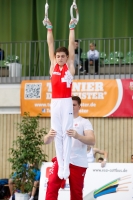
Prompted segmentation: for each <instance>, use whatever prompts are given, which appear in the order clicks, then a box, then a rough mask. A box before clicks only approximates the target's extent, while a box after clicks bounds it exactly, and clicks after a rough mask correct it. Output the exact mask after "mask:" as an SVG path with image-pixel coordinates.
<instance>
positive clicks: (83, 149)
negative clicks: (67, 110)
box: [70, 116, 93, 168]
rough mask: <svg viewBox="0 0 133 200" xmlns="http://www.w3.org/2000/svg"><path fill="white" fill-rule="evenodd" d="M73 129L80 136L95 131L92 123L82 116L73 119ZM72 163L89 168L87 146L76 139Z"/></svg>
mask: <svg viewBox="0 0 133 200" xmlns="http://www.w3.org/2000/svg"><path fill="white" fill-rule="evenodd" d="M73 129H74V130H76V131H77V133H78V134H80V135H84V131H86V130H92V131H93V127H92V124H91V123H90V121H89V120H88V119H85V118H82V117H80V116H79V117H77V118H74V119H73ZM70 163H71V164H73V165H76V166H80V167H85V168H86V167H88V161H87V145H86V144H84V143H82V142H80V141H79V140H77V139H74V138H72V149H71V156H70Z"/></svg>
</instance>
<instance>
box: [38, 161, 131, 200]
mask: <svg viewBox="0 0 133 200" xmlns="http://www.w3.org/2000/svg"><path fill="white" fill-rule="evenodd" d="M52 165H53V163H52V162H47V163H42V166H41V179H40V188H39V198H38V199H39V200H42V199H45V195H46V189H47V183H48V177H49V174H50V173H52ZM132 169H133V164H132V163H107V164H106V166H105V167H104V168H102V167H101V163H89V167H88V168H87V171H86V174H85V179H84V188H83V200H112V199H113V200H132V199H133V170H132ZM79 181H80V179H79ZM77 184H78V182H77ZM58 194H59V195H58V200H70V185H69V179H67V180H66V184H65V187H64V189H60V190H59V193H58ZM75 200H76V199H75Z"/></svg>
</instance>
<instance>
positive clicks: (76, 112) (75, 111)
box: [73, 100, 81, 114]
mask: <svg viewBox="0 0 133 200" xmlns="http://www.w3.org/2000/svg"><path fill="white" fill-rule="evenodd" d="M80 107H81V106H80V105H79V104H78V102H77V101H75V100H73V114H78V112H79V110H80Z"/></svg>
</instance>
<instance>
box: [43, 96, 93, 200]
mask: <svg viewBox="0 0 133 200" xmlns="http://www.w3.org/2000/svg"><path fill="white" fill-rule="evenodd" d="M72 100H73V118H74V120H73V129H71V130H68V131H67V134H68V136H69V137H72V148H71V155H70V166H69V167H70V176H69V184H70V196H71V197H70V199H71V200H82V199H83V186H84V177H85V173H86V169H87V167H88V162H87V145H94V144H95V136H94V132H93V127H92V125H91V123H90V121H89V120H88V119H85V118H83V117H80V116H79V110H80V108H81V106H80V105H81V99H80V98H79V97H78V96H73V97H72ZM56 135H57V133H56V131H55V130H52V129H51V130H50V131H49V133H48V134H47V135H46V136H44V143H45V144H49V143H50V142H52V141H53V139H54V138H55V137H56ZM57 173H58V161H57V159H56V158H54V159H53V167H52V173H50V174H49V179H48V184H47V191H46V196H45V200H57V198H58V191H59V189H60V187H61V184H62V180H61V179H60V178H59V177H58V175H57Z"/></svg>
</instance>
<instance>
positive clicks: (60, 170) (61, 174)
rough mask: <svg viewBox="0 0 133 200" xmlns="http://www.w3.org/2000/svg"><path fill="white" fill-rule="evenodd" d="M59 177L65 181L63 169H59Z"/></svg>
mask: <svg viewBox="0 0 133 200" xmlns="http://www.w3.org/2000/svg"><path fill="white" fill-rule="evenodd" d="M58 176H59V178H60V179H63V167H59V169H58Z"/></svg>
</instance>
